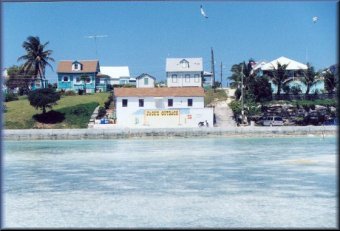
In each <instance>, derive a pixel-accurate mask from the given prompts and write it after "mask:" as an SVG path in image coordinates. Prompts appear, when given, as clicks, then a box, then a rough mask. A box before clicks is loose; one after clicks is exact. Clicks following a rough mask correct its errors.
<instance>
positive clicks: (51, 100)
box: [28, 88, 60, 114]
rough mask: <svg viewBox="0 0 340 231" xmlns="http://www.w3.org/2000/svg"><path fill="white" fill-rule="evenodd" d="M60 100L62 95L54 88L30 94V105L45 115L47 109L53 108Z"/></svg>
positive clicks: (38, 90)
mask: <svg viewBox="0 0 340 231" xmlns="http://www.w3.org/2000/svg"><path fill="white" fill-rule="evenodd" d="M59 99H60V95H59V94H58V93H57V92H56V91H55V89H53V88H41V89H37V90H34V91H31V92H30V93H29V94H28V100H29V101H30V104H31V105H32V106H33V107H35V108H36V109H38V108H40V109H41V110H42V111H43V114H45V113H46V108H52V106H54V105H56V104H57V103H56V102H57V101H58V100H59Z"/></svg>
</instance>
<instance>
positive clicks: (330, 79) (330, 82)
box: [323, 70, 337, 93]
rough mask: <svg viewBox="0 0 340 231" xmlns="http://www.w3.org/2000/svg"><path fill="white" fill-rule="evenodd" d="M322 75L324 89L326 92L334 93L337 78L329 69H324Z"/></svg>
mask: <svg viewBox="0 0 340 231" xmlns="http://www.w3.org/2000/svg"><path fill="white" fill-rule="evenodd" d="M323 77H324V83H325V90H326V91H327V92H328V93H334V91H335V88H336V85H337V80H336V77H335V75H334V74H333V73H332V72H331V71H329V70H326V71H325V72H324V74H323Z"/></svg>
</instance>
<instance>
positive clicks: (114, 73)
mask: <svg viewBox="0 0 340 231" xmlns="http://www.w3.org/2000/svg"><path fill="white" fill-rule="evenodd" d="M100 73H101V74H104V75H108V76H110V78H112V79H119V78H120V77H130V71H129V67H128V66H116V67H114V66H101V67H100Z"/></svg>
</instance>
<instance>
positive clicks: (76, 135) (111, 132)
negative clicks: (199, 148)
mask: <svg viewBox="0 0 340 231" xmlns="http://www.w3.org/2000/svg"><path fill="white" fill-rule="evenodd" d="M337 134H338V127H337V126H304V127H298V126H287V127H286V126H285V127H254V126H249V127H234V128H147V129H145V128H143V129H137V128H136V129H118V128H115V129H25V130H9V129H7V130H3V131H2V137H3V140H74V139H122V138H138V137H143V138H147V137H149V138H171V137H185V138H189V137H214V136H224V137H284V136H307V135H316V136H336V135H337Z"/></svg>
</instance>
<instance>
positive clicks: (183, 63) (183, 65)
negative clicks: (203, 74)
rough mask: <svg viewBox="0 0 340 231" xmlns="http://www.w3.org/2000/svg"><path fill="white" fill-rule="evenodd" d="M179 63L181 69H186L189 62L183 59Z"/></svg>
mask: <svg viewBox="0 0 340 231" xmlns="http://www.w3.org/2000/svg"><path fill="white" fill-rule="evenodd" d="M180 63H182V67H183V68H188V67H189V62H188V61H187V60H185V59H183V60H182V61H181V62H180Z"/></svg>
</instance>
